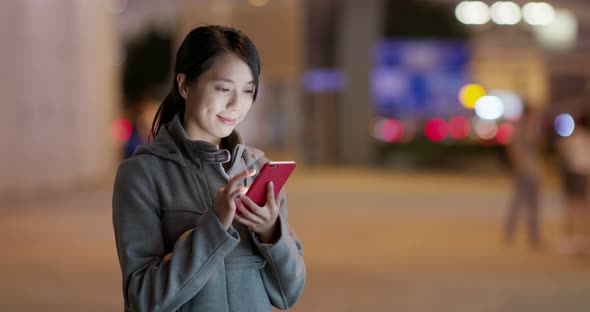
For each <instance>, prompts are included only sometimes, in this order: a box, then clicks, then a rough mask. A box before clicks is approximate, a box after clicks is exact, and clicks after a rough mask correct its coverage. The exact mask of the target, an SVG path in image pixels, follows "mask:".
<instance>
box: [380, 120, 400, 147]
mask: <svg viewBox="0 0 590 312" xmlns="http://www.w3.org/2000/svg"><path fill="white" fill-rule="evenodd" d="M403 135H404V126H403V125H402V123H401V122H399V121H398V120H395V119H387V120H384V121H383V124H382V125H381V137H382V138H383V140H385V141H387V142H396V141H399V140H400V139H401V138H402V136H403Z"/></svg>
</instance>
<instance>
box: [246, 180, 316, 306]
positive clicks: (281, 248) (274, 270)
mask: <svg viewBox="0 0 590 312" xmlns="http://www.w3.org/2000/svg"><path fill="white" fill-rule="evenodd" d="M286 203H287V200H286V196H285V189H284V188H283V189H282V190H281V193H280V205H281V206H280V212H279V217H278V221H277V222H278V226H279V230H278V231H279V237H278V239H277V241H276V242H275V243H274V244H262V243H260V239H259V237H258V235H256V233H254V232H252V236H253V240H254V243H255V244H256V247H257V248H258V250H259V251H260V253H261V254H262V255H263V256H264V258H265V259H266V261H267V262H268V264H269V265H267V266H266V267H265V268H264V270H263V271H262V281H263V283H264V287H265V289H266V292H267V294H268V297H269V298H270V301H271V303H272V304H273V305H274V306H275V307H277V308H278V309H281V310H286V309H289V308H291V307H292V306H293V305H295V303H296V302H297V300H298V299H299V296H301V293H302V291H303V286H304V284H305V274H306V271H305V263H304V262H303V246H302V245H301V241H299V239H298V238H297V235H296V234H295V232H294V231H293V229H292V228H291V227H290V226H289V224H288V223H287V207H286Z"/></svg>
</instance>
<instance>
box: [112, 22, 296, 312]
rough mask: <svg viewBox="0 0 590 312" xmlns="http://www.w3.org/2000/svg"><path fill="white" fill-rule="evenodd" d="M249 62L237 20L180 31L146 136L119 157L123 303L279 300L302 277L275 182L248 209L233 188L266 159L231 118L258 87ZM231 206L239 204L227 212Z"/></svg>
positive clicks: (144, 307) (117, 217) (290, 298)
mask: <svg viewBox="0 0 590 312" xmlns="http://www.w3.org/2000/svg"><path fill="white" fill-rule="evenodd" d="M259 74H260V63H259V58H258V52H257V50H256V47H255V46H254V44H253V43H252V42H251V41H250V39H249V38H248V37H247V36H246V35H244V34H243V33H241V32H240V31H238V30H235V29H232V28H228V27H222V26H204V27H198V28H196V29H194V30H192V31H191V32H190V33H189V34H188V35H187V37H186V38H185V39H184V41H183V43H182V44H181V46H180V48H179V50H178V53H177V55H176V65H175V75H174V78H175V79H174V85H173V87H172V90H171V91H170V94H169V95H168V96H167V97H166V99H164V101H163V102H162V104H161V106H160V108H159V109H158V113H157V114H156V117H155V119H154V122H153V125H152V135H153V136H154V137H155V138H154V140H153V142H152V143H151V144H149V145H143V146H140V147H139V148H138V149H137V150H136V152H135V154H134V156H133V157H132V158H130V159H128V160H126V161H124V162H122V163H121V165H120V166H119V170H118V172H117V177H116V180H115V185H114V194H113V224H114V230H115V239H116V243H117V252H118V256H119V262H120V264H121V270H122V274H123V293H124V300H125V310H126V311H271V305H272V306H275V307H277V308H279V309H288V308H289V307H291V306H293V304H295V302H296V301H297V299H298V298H299V296H300V294H301V292H302V290H303V285H304V282H305V265H304V263H303V258H302V246H301V243H300V241H299V239H298V238H297V236H296V235H295V233H294V232H293V230H292V229H291V228H290V226H289V225H288V223H287V210H286V206H285V203H286V199H285V194H284V191H281V193H280V194H279V196H277V198H275V197H274V196H273V185H272V183H271V184H269V185H268V187H267V191H268V198H267V204H266V205H265V206H263V207H258V206H257V205H256V204H254V203H253V202H252V201H251V200H250V199H249V198H247V196H240V195H241V194H243V193H244V188H245V186H247V185H249V184H250V183H251V182H252V181H253V179H254V174H255V172H256V170H258V169H260V168H261V167H262V165H263V164H264V163H266V162H268V161H269V160H268V159H266V158H265V157H264V154H263V153H262V152H261V151H259V150H256V149H253V148H250V147H246V146H244V145H243V144H242V139H241V138H240V136H239V135H238V133H237V132H236V131H235V130H234V128H235V127H236V126H237V125H238V124H239V123H240V122H241V121H242V120H243V118H244V117H245V116H246V115H247V113H248V111H249V109H250V107H251V105H252V103H253V102H254V100H255V99H256V95H257V93H258V81H259ZM236 211H237V212H239V213H236Z"/></svg>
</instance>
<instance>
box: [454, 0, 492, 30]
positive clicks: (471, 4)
mask: <svg viewBox="0 0 590 312" xmlns="http://www.w3.org/2000/svg"><path fill="white" fill-rule="evenodd" d="M455 16H456V17H457V20H459V22H461V23H462V24H466V25H483V24H486V23H487V22H489V21H490V8H489V7H488V5H487V4H485V3H484V2H482V1H463V2H461V3H459V4H458V5H457V7H456V8H455Z"/></svg>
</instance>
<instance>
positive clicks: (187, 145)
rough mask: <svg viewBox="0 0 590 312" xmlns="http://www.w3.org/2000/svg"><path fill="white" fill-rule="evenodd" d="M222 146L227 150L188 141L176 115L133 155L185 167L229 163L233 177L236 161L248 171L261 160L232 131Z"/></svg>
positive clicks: (255, 150)
mask: <svg viewBox="0 0 590 312" xmlns="http://www.w3.org/2000/svg"><path fill="white" fill-rule="evenodd" d="M222 144H223V146H224V147H227V149H221V148H220V147H219V145H217V144H212V143H209V142H205V141H198V140H191V139H190V137H189V135H188V133H187V132H186V130H185V129H184V126H183V125H182V123H181V121H180V116H179V115H178V114H177V115H176V116H174V118H173V119H172V121H170V122H169V123H167V124H164V125H162V127H161V128H160V131H159V133H158V135H157V136H156V138H155V139H154V141H153V142H152V143H151V144H147V145H141V146H139V147H138V148H137V150H136V151H135V153H134V155H140V154H152V155H156V156H158V157H161V158H165V159H168V160H171V161H174V162H177V163H179V164H180V165H182V166H185V167H199V166H200V164H201V163H220V164H221V163H227V162H230V161H231V162H232V163H231V165H230V170H229V172H228V173H229V174H232V173H233V172H232V171H233V170H232V169H234V168H236V167H237V166H236V160H237V159H240V158H242V159H244V162H245V165H246V168H250V167H251V166H252V165H254V164H255V163H257V162H258V161H259V160H260V159H263V158H264V153H263V152H262V151H260V150H258V149H255V148H250V147H246V146H245V145H244V144H243V140H242V137H241V136H240V134H239V133H238V132H237V131H235V130H234V131H233V132H232V133H231V134H230V135H229V136H227V137H225V138H223V139H222ZM230 150H231V152H230ZM236 170H237V168H236Z"/></svg>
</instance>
